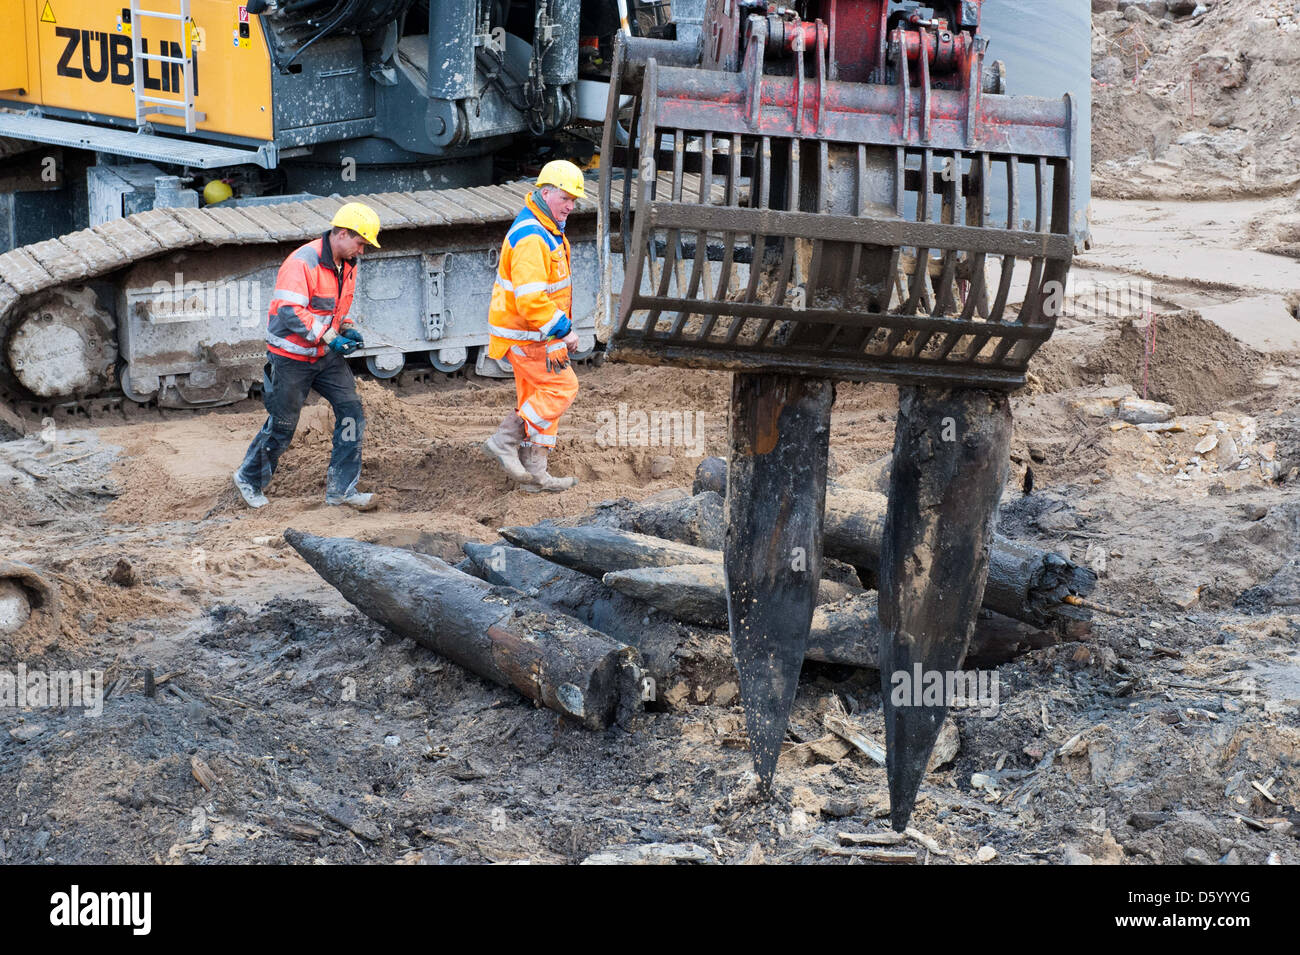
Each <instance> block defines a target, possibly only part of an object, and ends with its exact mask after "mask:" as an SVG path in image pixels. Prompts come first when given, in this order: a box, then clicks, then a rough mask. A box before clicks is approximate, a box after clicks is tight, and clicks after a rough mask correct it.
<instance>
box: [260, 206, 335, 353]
mask: <svg viewBox="0 0 1300 955" xmlns="http://www.w3.org/2000/svg"><path fill="white" fill-rule="evenodd" d="M356 276H357V267H356V264H355V263H353V262H347V261H344V262H339V263H337V268H336V263H335V262H334V254H333V252H332V251H331V250H330V235H329V233H328V232H326V233H325V234H324V235H323V236H321V237H320V238H319V239H312V240H311V241H310V242H308V243H307V244H306V245H304V246H302V247H301V248H299V249H297V250H296V251H295V252H294V253H293V254H292V255H290V256H289V257H288V258H287V259H285V260H284V264H283V265H281V266H280V272H279V274H277V275H276V277H275V291H274V292H273V293H272V294H271V305H270V310H269V313H268V315H267V323H266V348H267V351H270V352H274V353H275V354H277V355H284V356H285V357H286V358H294V359H297V360H298V361H315V360H316V359H318V358H320V357H321V356H322V355H324V354H325V350H326V349H327V348H328V347H329V342H330V339H332V338H333V337H334V336H335V335H337V334H338V333H339V330H340V329H341V328H343V326H345V325H350V324H352V320H351V319H350V318H348V310H349V309H350V308H351V307H352V294H353V292H354V291H355V289H356Z"/></svg>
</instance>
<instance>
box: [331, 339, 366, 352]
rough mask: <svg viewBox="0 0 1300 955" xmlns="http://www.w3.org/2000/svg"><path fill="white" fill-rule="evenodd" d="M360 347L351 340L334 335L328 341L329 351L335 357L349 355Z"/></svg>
mask: <svg viewBox="0 0 1300 955" xmlns="http://www.w3.org/2000/svg"><path fill="white" fill-rule="evenodd" d="M360 347H361V346H360V345H358V344H357V343H356V342H354V341H353V340H352V339H351V338H346V337H344V336H343V335H335V336H334V337H333V338H331V339H330V351H332V352H334V353H335V354H336V355H350V354H351V353H352V352H354V351H356V350H357V349H358V348H360Z"/></svg>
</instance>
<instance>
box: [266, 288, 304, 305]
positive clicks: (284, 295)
mask: <svg viewBox="0 0 1300 955" xmlns="http://www.w3.org/2000/svg"><path fill="white" fill-rule="evenodd" d="M271 298H273V299H279V300H280V301H282V302H292V303H293V304H294V305H306V304H307V296H306V295H303V294H302V293H301V292H292V291H290V290H289V289H287V288H278V289H276V290H275V291H274V292H272V293H271Z"/></svg>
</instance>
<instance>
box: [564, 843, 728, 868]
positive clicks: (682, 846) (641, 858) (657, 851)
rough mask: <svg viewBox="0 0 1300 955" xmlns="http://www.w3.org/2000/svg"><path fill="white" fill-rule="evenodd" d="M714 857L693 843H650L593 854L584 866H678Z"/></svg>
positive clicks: (612, 848) (613, 848)
mask: <svg viewBox="0 0 1300 955" xmlns="http://www.w3.org/2000/svg"><path fill="white" fill-rule="evenodd" d="M712 861H713V856H711V855H710V854H709V850H708V849H705V848H704V847H703V846H697V845H696V844H695V843H693V842H682V843H667V842H650V843H645V844H643V845H633V846H610V847H609V848H606V849H602V850H601V851H600V852H595V853H592V854H591V855H589V856H587V858H585V859H583V860H582V863H581V864H582V865H676V864H678V863H682V862H696V863H700V862H712Z"/></svg>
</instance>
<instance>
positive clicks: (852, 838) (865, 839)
mask: <svg viewBox="0 0 1300 955" xmlns="http://www.w3.org/2000/svg"><path fill="white" fill-rule="evenodd" d="M836 835H837V837H838V838H839V840H840V842H842V843H843V844H844V845H846V846H896V845H898V844H899V843H900V842H906V841H907V836H905V835H904V834H903V833H901V832H894V831H892V830H886V831H885V832H840V833H837V834H836Z"/></svg>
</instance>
